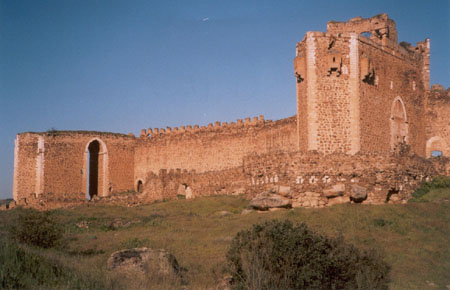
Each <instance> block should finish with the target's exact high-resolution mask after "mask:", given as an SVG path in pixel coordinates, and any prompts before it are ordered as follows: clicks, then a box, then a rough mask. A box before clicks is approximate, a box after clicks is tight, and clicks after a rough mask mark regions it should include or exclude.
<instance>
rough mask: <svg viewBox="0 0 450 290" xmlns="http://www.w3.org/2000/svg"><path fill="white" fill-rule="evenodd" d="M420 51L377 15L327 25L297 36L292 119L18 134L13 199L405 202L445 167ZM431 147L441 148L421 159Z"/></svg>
mask: <svg viewBox="0 0 450 290" xmlns="http://www.w3.org/2000/svg"><path fill="white" fill-rule="evenodd" d="M429 52H430V42H429V40H428V39H426V40H425V41H423V42H419V43H418V44H417V46H415V47H412V46H411V45H410V44H407V43H400V44H398V43H397V31H396V28H395V23H394V21H393V20H391V19H389V18H388V17H387V15H386V14H380V15H377V16H374V17H372V18H368V19H362V18H360V17H357V18H353V19H351V20H350V21H348V22H329V23H328V25H327V32H307V33H306V36H305V38H304V39H303V40H302V41H301V42H299V43H298V44H297V49H296V56H295V59H294V74H295V79H296V82H297V115H296V116H293V117H290V118H286V119H282V120H279V121H270V120H264V117H263V116H260V117H255V118H252V119H250V118H246V119H245V120H238V121H237V122H232V123H221V122H215V123H214V124H209V125H208V126H201V127H200V126H198V125H194V126H190V125H189V126H181V127H176V128H170V127H167V128H164V129H160V128H154V129H151V128H150V129H143V130H142V131H141V134H140V136H139V137H135V136H134V135H132V134H131V135H130V134H129V135H123V134H115V133H104V132H84V131H55V132H53V131H50V132H43V133H31V132H27V133H20V134H18V135H17V138H16V140H15V151H14V183H13V197H14V200H15V202H16V203H18V204H22V205H26V206H32V207H38V208H43V209H46V208H51V207H60V206H67V205H76V204H81V203H87V202H88V199H90V200H91V202H98V203H110V204H116V203H118V204H127V205H134V204H139V203H143V202H152V201H154V200H161V199H167V198H176V197H177V196H178V197H180V196H184V197H185V198H193V197H196V196H200V195H213V194H245V195H247V196H248V197H253V196H255V195H256V194H258V193H260V192H262V191H267V190H272V191H274V192H279V193H280V194H282V195H285V197H287V198H290V199H291V200H292V205H293V206H303V207H321V206H326V205H332V204H336V203H342V202H364V203H373V204H378V203H384V202H391V203H392V202H393V203H401V202H406V201H407V200H408V199H409V198H410V195H411V192H412V191H413V190H414V189H415V188H416V187H417V186H418V185H419V183H420V182H421V181H422V180H426V179H427V178H430V177H432V176H435V175H438V174H446V175H450V165H449V164H450V163H449V162H448V159H447V158H446V157H445V156H450V147H449V146H450V131H449V130H450V129H449V128H450V96H449V90H444V89H443V88H442V87H439V86H433V89H432V90H430V89H429ZM433 151H435V152H436V151H440V152H441V153H442V155H443V156H444V157H441V158H439V159H436V158H432V159H425V157H430V156H431V154H432V152H433ZM274 188H277V189H274ZM281 188H283V190H281Z"/></svg>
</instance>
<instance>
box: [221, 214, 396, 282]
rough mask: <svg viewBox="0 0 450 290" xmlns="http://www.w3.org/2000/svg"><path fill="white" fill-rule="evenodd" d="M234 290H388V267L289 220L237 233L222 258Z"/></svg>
mask: <svg viewBox="0 0 450 290" xmlns="http://www.w3.org/2000/svg"><path fill="white" fill-rule="evenodd" d="M227 261H228V270H229V271H230V274H231V275H232V276H233V282H232V286H233V288H234V289H387V288H388V286H387V285H388V282H389V279H388V272H389V270H390V267H389V266H388V265H387V264H386V263H385V262H384V261H383V260H382V259H381V257H380V256H379V255H378V254H377V253H375V252H374V251H371V252H362V251H360V250H358V249H357V248H355V247H354V246H352V245H348V244H346V243H344V241H343V240H342V238H327V237H324V236H322V235H319V234H316V233H314V232H312V231H311V230H309V229H308V227H307V226H306V225H305V224H303V223H302V224H299V225H296V226H293V224H292V223H291V222H289V221H284V222H281V221H270V222H266V223H264V224H257V225H254V226H253V228H252V229H251V230H245V231H241V232H239V233H238V234H237V236H236V237H235V238H234V239H233V241H232V243H231V246H230V249H229V251H228V253H227Z"/></svg>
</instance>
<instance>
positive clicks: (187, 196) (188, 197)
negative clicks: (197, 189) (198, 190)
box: [186, 186, 194, 199]
mask: <svg viewBox="0 0 450 290" xmlns="http://www.w3.org/2000/svg"><path fill="white" fill-rule="evenodd" d="M193 197H194V196H193V194H192V189H191V188H190V187H189V186H187V187H186V199H190V198H193Z"/></svg>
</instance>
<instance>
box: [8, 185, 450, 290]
mask: <svg viewBox="0 0 450 290" xmlns="http://www.w3.org/2000/svg"><path fill="white" fill-rule="evenodd" d="M449 200H450V188H444V189H436V190H431V191H429V192H427V193H425V194H423V195H421V196H420V198H417V200H416V201H412V202H409V203H408V204H406V205H378V206H370V205H357V204H348V205H338V206H333V207H329V208H324V209H303V208H300V209H293V210H282V211H275V212H267V213H257V212H252V213H249V214H246V215H242V214H241V212H242V211H243V209H244V208H245V207H246V205H247V204H248V202H247V201H246V200H243V199H241V198H239V197H230V196H216V197H204V198H198V199H195V200H176V201H169V202H161V203H155V204H152V205H146V206H139V207H133V208H124V207H116V206H114V207H113V206H86V207H79V208H75V209H67V210H56V211H53V212H51V216H52V218H54V219H55V220H57V221H58V222H59V223H61V224H62V225H63V226H64V232H65V234H64V243H63V244H62V245H60V246H59V247H56V248H53V249H46V250H44V249H37V248H32V247H25V246H20V247H17V246H13V245H10V246H9V247H13V248H12V250H11V248H10V249H9V250H8V252H7V253H6V252H5V250H3V251H4V253H3V260H4V261H2V263H3V264H4V263H6V262H8V259H12V258H11V257H10V255H11V254H9V253H13V252H14V251H16V252H17V251H18V252H20V251H22V252H24V253H22V254H21V255H22V259H25V258H23V255H32V256H33V257H40V259H41V260H42V263H45V265H47V266H48V267H49V269H50V270H49V271H47V272H45V273H43V274H42V275H43V276H44V278H42V279H43V282H42V283H43V285H44V288H46V287H49V285H50V286H51V287H57V288H110V289H113V288H114V289H121V288H132V287H136V288H140V287H142V284H139V283H141V282H140V281H136V279H127V278H123V277H117V276H113V275H111V274H110V273H109V272H108V271H107V270H106V260H107V259H108V257H109V255H110V254H111V253H112V252H114V251H117V250H120V249H124V248H130V247H142V246H146V247H153V248H164V249H166V250H168V251H169V252H171V253H173V254H174V255H175V257H176V258H177V260H178V262H179V264H180V265H181V266H182V267H184V268H185V269H186V270H187V271H186V273H185V279H184V280H185V281H184V284H185V286H186V287H187V288H188V289H205V288H210V287H213V286H214V285H216V284H217V281H218V280H219V279H220V278H221V277H223V272H222V270H223V267H224V265H225V254H226V252H227V248H228V246H229V244H230V241H231V239H232V238H233V237H234V236H235V234H236V233H237V232H238V231H240V230H242V229H246V228H249V227H250V226H251V225H252V224H254V223H258V222H262V221H265V220H270V219H289V220H291V221H293V222H305V223H306V224H307V225H308V226H309V227H310V228H311V229H313V230H315V231H316V232H319V233H322V234H326V235H329V236H337V235H339V234H342V235H343V236H344V239H345V241H347V242H349V243H353V244H354V245H356V246H357V247H359V248H363V249H370V248H375V249H377V250H378V251H379V252H381V253H382V254H383V255H384V256H385V260H386V261H387V262H388V263H389V264H390V265H391V266H392V271H391V280H392V282H391V285H390V287H391V289H438V288H445V287H446V285H449V284H450V247H449V245H450V202H449ZM222 211H228V212H229V213H230V214H223V213H221V212H222ZM20 213H21V210H20V209H19V210H11V211H6V212H0V227H1V228H0V231H1V232H0V237H1V236H3V243H4V244H5V243H7V241H8V239H7V236H8V235H7V233H8V232H9V231H8V226H11V225H14V223H15V220H16V219H17V217H18V215H19V214H20ZM3 248H4V249H5V247H4V246H3ZM0 258H2V255H1V253H0ZM27 259H28V258H27ZM47 266H46V267H47ZM31 267H34V266H33V265H32V266H31ZM52 267H53V268H58V269H63V270H61V271H62V273H59V274H58V273H56V274H54V273H53V272H52V270H51V269H53V268H52ZM4 268H5V267H3V269H4ZM0 270H1V268H0ZM36 275H37V277H38V276H39V275H40V274H36ZM52 275H53V276H55V275H56V276H57V277H56V278H52V279H53V280H51V279H50V278H48V277H53V276H52ZM58 275H59V276H58ZM39 277H40V276H39ZM45 277H47V278H45ZM30 279H31V280H32V279H36V278H33V277H31V278H30ZM46 279H50V280H51V283H47V280H46ZM147 282H148V281H147ZM150 282H151V283H153V282H154V281H153V282H152V281H150ZM46 283H47V284H46ZM155 283H156V282H155ZM158 283H160V285H161V286H160V288H167V287H168V285H169V284H171V282H170V281H163V282H161V281H159V282H158ZM161 283H162V284H161ZM45 285H47V286H46V287H45ZM177 287H178V289H179V285H178V286H177ZM0 288H1V287H0Z"/></svg>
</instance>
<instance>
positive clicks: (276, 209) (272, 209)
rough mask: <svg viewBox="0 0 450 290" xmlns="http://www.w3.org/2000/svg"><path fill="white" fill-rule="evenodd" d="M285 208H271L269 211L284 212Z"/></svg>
mask: <svg viewBox="0 0 450 290" xmlns="http://www.w3.org/2000/svg"><path fill="white" fill-rule="evenodd" d="M285 209H286V208H283V207H271V208H269V211H279V210H285Z"/></svg>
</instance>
